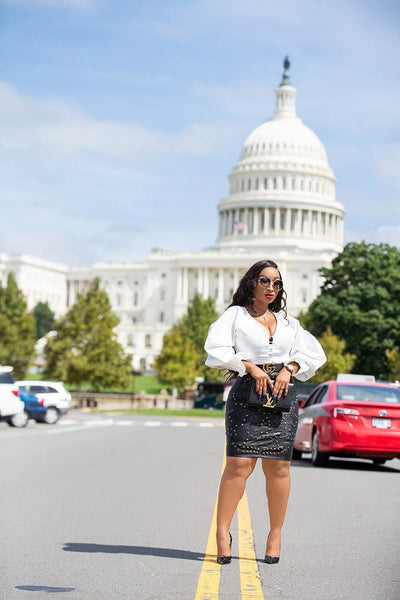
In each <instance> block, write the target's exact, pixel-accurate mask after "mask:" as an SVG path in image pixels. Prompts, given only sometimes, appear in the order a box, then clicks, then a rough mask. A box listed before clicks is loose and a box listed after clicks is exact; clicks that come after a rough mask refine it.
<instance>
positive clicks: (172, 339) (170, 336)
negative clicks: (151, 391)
mask: <svg viewBox="0 0 400 600" xmlns="http://www.w3.org/2000/svg"><path fill="white" fill-rule="evenodd" d="M197 362H198V353H197V351H196V347H195V345H194V343H193V341H192V340H191V339H190V338H188V337H185V336H184V335H183V334H182V331H181V329H180V327H179V326H176V325H175V326H174V327H172V329H171V330H170V331H169V332H168V333H166V334H165V335H164V339H163V347H162V350H161V352H160V354H159V355H158V356H157V357H156V359H155V361H154V364H153V366H154V368H155V369H156V371H157V373H158V378H159V380H160V381H161V382H162V383H165V384H167V385H168V386H170V387H172V388H176V389H177V390H178V391H182V390H183V389H184V388H185V387H186V386H187V385H190V384H193V383H194V380H195V377H196V376H197V375H198V374H199V373H198V370H197Z"/></svg>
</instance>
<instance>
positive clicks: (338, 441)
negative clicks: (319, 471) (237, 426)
mask: <svg viewBox="0 0 400 600" xmlns="http://www.w3.org/2000/svg"><path fill="white" fill-rule="evenodd" d="M303 452H306V453H311V462H312V463H313V464H314V465H316V466H323V465H325V464H326V463H327V461H328V459H329V457H330V456H341V457H348V458H354V457H357V458H369V459H372V460H373V462H374V463H375V464H383V463H384V462H385V461H386V460H388V459H392V458H396V457H398V458H400V387H399V386H396V385H394V384H388V383H369V382H366V381H364V382H362V381H327V382H325V383H321V384H320V385H318V387H317V388H316V389H315V390H314V391H313V392H312V393H311V395H310V396H309V398H308V399H307V400H306V402H305V403H304V406H303V408H301V409H300V411H299V425H298V429H297V433H296V438H295V442H294V450H293V458H301V455H302V453H303Z"/></svg>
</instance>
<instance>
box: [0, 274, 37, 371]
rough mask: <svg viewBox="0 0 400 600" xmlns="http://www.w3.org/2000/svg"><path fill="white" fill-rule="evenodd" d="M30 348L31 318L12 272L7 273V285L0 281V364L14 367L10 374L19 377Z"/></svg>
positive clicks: (32, 346)
mask: <svg viewBox="0 0 400 600" xmlns="http://www.w3.org/2000/svg"><path fill="white" fill-rule="evenodd" d="M34 352H35V321H34V319H33V316H32V314H31V313H29V312H28V311H27V304H26V299H25V296H24V294H23V293H22V291H21V290H20V289H19V287H18V285H17V282H16V279H15V275H14V273H9V275H8V277H7V285H6V286H5V287H3V286H2V285H1V283H0V364H2V365H10V366H12V367H14V371H13V375H14V377H15V378H16V379H22V378H23V377H24V376H25V373H26V371H27V369H28V366H29V363H30V362H31V361H32V359H33V356H34Z"/></svg>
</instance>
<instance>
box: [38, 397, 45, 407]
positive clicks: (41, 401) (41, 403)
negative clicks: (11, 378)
mask: <svg viewBox="0 0 400 600" xmlns="http://www.w3.org/2000/svg"><path fill="white" fill-rule="evenodd" d="M37 403H38V404H40V406H43V404H44V400H43V398H38V399H37Z"/></svg>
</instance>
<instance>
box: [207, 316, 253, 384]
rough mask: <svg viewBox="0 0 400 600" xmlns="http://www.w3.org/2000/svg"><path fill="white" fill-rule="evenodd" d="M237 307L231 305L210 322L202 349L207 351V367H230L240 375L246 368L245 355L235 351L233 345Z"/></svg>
mask: <svg viewBox="0 0 400 600" xmlns="http://www.w3.org/2000/svg"><path fill="white" fill-rule="evenodd" d="M238 309H239V307H237V306H231V307H230V308H228V309H227V310H226V311H225V312H224V313H223V314H222V315H221V317H220V318H219V319H217V321H215V322H214V323H212V325H211V326H210V329H209V331H208V335H207V339H206V341H205V344H204V349H205V351H206V352H207V355H208V356H207V360H206V365H207V367H211V368H214V369H230V370H232V371H237V372H238V373H239V375H240V376H242V375H245V373H246V368H245V366H244V364H243V363H242V360H247V357H246V356H244V355H243V353H241V352H236V350H235V348H234V346H235V321H236V317H237V314H238Z"/></svg>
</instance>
